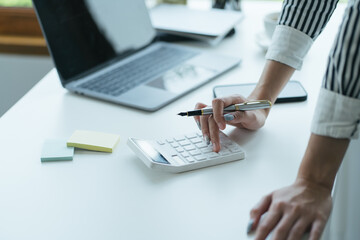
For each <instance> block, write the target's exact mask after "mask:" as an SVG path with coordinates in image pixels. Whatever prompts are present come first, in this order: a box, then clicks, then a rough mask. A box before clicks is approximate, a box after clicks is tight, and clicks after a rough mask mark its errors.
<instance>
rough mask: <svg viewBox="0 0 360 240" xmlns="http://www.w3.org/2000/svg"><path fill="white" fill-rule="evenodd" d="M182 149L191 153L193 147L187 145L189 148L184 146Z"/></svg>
mask: <svg viewBox="0 0 360 240" xmlns="http://www.w3.org/2000/svg"><path fill="white" fill-rule="evenodd" d="M184 149H185V150H186V151H191V150H194V149H195V147H194V146H193V145H189V146H185V147H184Z"/></svg>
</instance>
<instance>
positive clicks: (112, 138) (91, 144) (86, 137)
mask: <svg viewBox="0 0 360 240" xmlns="http://www.w3.org/2000/svg"><path fill="white" fill-rule="evenodd" d="M119 139H120V137H119V135H116V134H110V133H102V132H93V131H84V130H76V131H75V132H74V133H73V135H72V136H71V137H70V139H69V140H68V141H67V146H69V147H76V148H82V149H87V150H93V151H100V152H112V151H113V149H114V148H115V146H116V144H117V143H118V142H119Z"/></svg>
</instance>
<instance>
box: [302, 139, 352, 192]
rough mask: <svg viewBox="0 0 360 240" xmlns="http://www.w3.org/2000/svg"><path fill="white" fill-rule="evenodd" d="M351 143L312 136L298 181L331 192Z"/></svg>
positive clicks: (346, 140) (344, 140) (345, 140)
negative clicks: (319, 186) (315, 185)
mask: <svg viewBox="0 0 360 240" xmlns="http://www.w3.org/2000/svg"><path fill="white" fill-rule="evenodd" d="M349 141H350V140H349V139H337V138H332V137H325V136H320V135H316V134H311V137H310V140H309V143H308V146H307V149H306V152H305V155H304V158H303V160H302V162H301V165H300V169H299V172H298V176H297V180H298V181H301V180H305V181H307V182H310V183H315V184H317V185H321V186H323V187H325V188H327V189H329V190H331V189H332V187H333V184H334V180H335V177H336V173H337V171H338V169H339V167H340V165H341V162H342V159H343V157H344V155H345V152H346V149H347V147H348V145H349Z"/></svg>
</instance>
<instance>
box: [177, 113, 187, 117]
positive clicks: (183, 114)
mask: <svg viewBox="0 0 360 240" xmlns="http://www.w3.org/2000/svg"><path fill="white" fill-rule="evenodd" d="M178 115H179V116H186V115H187V113H186V112H181V113H178Z"/></svg>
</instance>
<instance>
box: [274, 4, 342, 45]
mask: <svg viewBox="0 0 360 240" xmlns="http://www.w3.org/2000/svg"><path fill="white" fill-rule="evenodd" d="M337 3H338V0H285V1H284V3H283V8H282V11H281V15H280V20H279V25H285V26H289V27H292V28H295V29H297V30H299V31H301V32H303V33H305V34H306V35H308V36H309V37H311V38H312V39H313V40H315V38H316V37H317V36H319V34H320V33H321V32H322V30H323V29H324V27H325V26H326V23H327V22H328V21H329V19H330V17H331V15H332V13H333V12H334V10H335V8H336V5H337Z"/></svg>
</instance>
